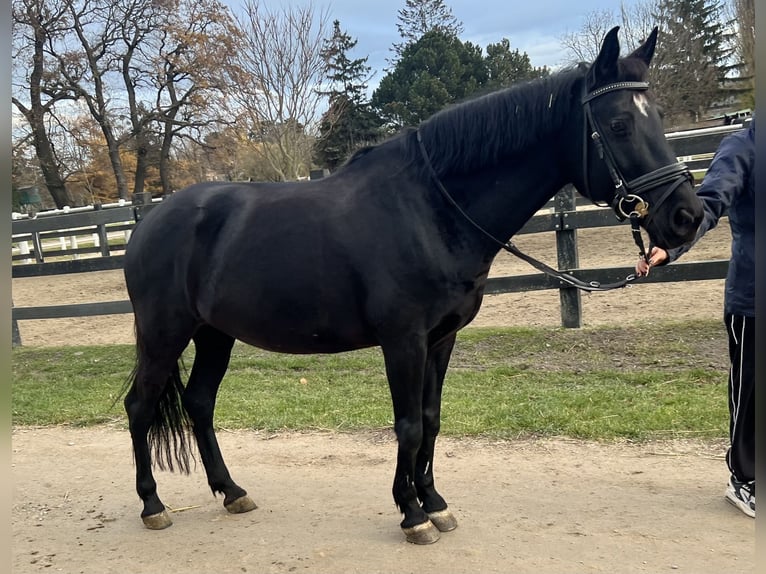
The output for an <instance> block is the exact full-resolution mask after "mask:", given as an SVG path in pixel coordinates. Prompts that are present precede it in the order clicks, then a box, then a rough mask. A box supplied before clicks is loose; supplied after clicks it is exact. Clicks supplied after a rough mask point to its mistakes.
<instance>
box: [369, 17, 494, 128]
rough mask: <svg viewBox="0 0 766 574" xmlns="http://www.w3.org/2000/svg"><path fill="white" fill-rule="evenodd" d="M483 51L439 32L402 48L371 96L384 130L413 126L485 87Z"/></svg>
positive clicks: (428, 34)
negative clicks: (385, 127)
mask: <svg viewBox="0 0 766 574" xmlns="http://www.w3.org/2000/svg"><path fill="white" fill-rule="evenodd" d="M487 80H488V73H487V66H486V63H485V61H484V58H483V57H482V50H481V48H480V47H479V46H475V45H473V44H471V43H470V42H465V43H463V42H461V41H460V40H459V39H458V38H457V37H456V36H454V35H452V34H451V33H449V32H446V31H443V30H431V31H430V32H426V33H425V34H424V35H423V37H422V38H420V39H419V40H418V41H417V42H415V43H414V44H410V45H409V46H407V47H406V48H405V49H404V51H403V52H402V56H401V58H400V59H399V61H398V62H397V63H396V66H395V67H394V69H393V70H391V71H390V72H389V73H388V74H387V75H386V76H385V77H383V79H382V80H381V81H380V84H379V85H378V88H377V89H376V90H375V92H374V93H373V94H372V105H373V106H374V107H375V108H376V109H377V110H378V112H379V113H380V115H381V117H382V118H383V119H384V120H385V121H386V122H387V124H388V125H389V127H391V128H398V127H403V126H408V125H409V126H414V125H417V124H418V123H420V122H421V121H422V120H424V119H426V118H428V117H429V116H430V115H432V114H434V113H436V112H437V111H439V110H440V109H442V108H443V107H445V106H446V105H448V104H450V103H453V102H455V101H458V100H462V99H465V98H466V97H468V96H471V95H473V94H475V93H476V92H477V91H478V90H479V89H480V88H483V87H484V86H486V84H487Z"/></svg>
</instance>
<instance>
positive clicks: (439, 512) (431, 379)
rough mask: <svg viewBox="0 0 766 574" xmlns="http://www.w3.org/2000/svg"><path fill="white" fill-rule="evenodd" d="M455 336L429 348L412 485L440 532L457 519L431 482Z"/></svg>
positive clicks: (450, 527)
mask: <svg viewBox="0 0 766 574" xmlns="http://www.w3.org/2000/svg"><path fill="white" fill-rule="evenodd" d="M454 346H455V335H454V334H453V335H451V336H450V337H449V338H447V339H443V340H442V341H440V342H439V343H438V344H436V345H434V346H433V347H431V348H430V349H429V350H428V357H427V361H426V373H425V379H424V387H423V441H422V443H421V445H420V450H419V451H418V455H417V460H416V463H415V488H416V489H417V492H418V498H419V499H420V502H421V503H422V507H423V510H424V511H425V512H426V514H428V517H429V518H430V519H431V522H432V523H433V524H434V526H436V527H437V528H438V529H439V530H441V531H442V532H448V531H450V530H454V529H455V528H457V520H456V519H455V516H454V515H453V514H452V511H451V510H450V509H449V508H448V507H447V502H446V501H445V500H444V498H442V497H441V495H440V494H439V493H438V492H437V491H436V487H435V485H434V452H435V446H436V437H437V435H438V434H439V428H440V425H441V422H440V420H441V400H442V387H443V384H444V376H445V374H446V373H447V366H448V365H449V360H450V356H451V355H452V349H453V348H454Z"/></svg>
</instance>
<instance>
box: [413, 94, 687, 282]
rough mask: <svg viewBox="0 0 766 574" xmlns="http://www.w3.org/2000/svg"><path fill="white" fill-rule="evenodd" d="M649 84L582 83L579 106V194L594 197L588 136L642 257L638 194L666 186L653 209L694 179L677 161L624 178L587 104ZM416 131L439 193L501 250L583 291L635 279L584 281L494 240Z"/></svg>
mask: <svg viewBox="0 0 766 574" xmlns="http://www.w3.org/2000/svg"><path fill="white" fill-rule="evenodd" d="M648 87H649V84H648V83H647V82H615V83H613V84H608V85H606V86H602V87H600V88H597V89H595V90H593V91H592V92H587V91H586V88H585V84H584V83H583V97H582V105H583V110H584V116H585V144H584V147H583V182H584V186H585V190H583V192H582V195H584V196H585V197H587V198H589V199H591V201H593V199H592V198H591V197H590V190H589V188H588V137H590V138H591V140H593V142H594V143H595V145H596V149H597V151H598V155H599V157H600V158H601V159H603V160H604V161H605V162H606V165H607V168H608V169H609V174H610V176H611V178H612V181H613V182H614V187H615V194H614V198H613V200H612V203H611V207H612V209H613V210H614V212H615V214H616V215H617V218H618V219H619V220H620V221H624V220H625V219H626V218H627V219H630V226H631V231H632V233H633V239H634V241H635V242H636V245H637V246H638V247H639V249H640V255H641V257H644V258H645V259H647V260H648V256H647V253H646V249H645V248H644V242H643V239H642V238H641V230H640V227H639V222H640V220H641V219H644V218H646V220H647V221H648V220H649V219H650V218H651V215H652V214H651V213H650V211H649V203H648V202H647V201H646V200H645V199H644V198H643V197H642V196H641V194H642V193H644V192H646V191H648V190H650V189H654V188H656V187H659V186H661V185H666V184H667V185H668V189H667V190H666V191H665V192H664V193H663V194H662V196H661V197H660V199H659V200H658V201H657V203H656V205H655V206H654V209H655V210H656V209H657V207H659V206H660V205H661V204H662V203H663V202H664V201H665V200H666V199H667V198H668V197H669V196H670V194H671V193H672V192H673V191H674V190H675V189H676V188H677V187H678V186H679V185H681V184H682V183H684V182H685V181H693V179H692V175H691V172H690V171H689V168H688V167H686V165H685V164H683V163H680V162H678V163H675V164H670V165H666V166H663V167H661V168H658V169H655V170H654V171H651V172H649V173H647V174H645V175H642V176H640V177H637V178H636V179H633V180H631V181H626V180H625V178H624V177H623V176H622V173H621V172H620V168H619V166H618V165H617V162H616V161H615V159H614V155H613V154H612V151H611V150H610V148H609V144H608V143H607V141H606V140H605V139H604V138H602V137H601V134H600V132H599V125H598V122H597V121H596V119H595V118H594V117H593V112H592V110H591V105H590V103H591V102H592V101H593V100H594V99H596V98H598V97H599V96H602V95H604V94H607V93H609V92H613V91H615V90H646V89H648ZM416 134H417V141H418V146H419V147H420V153H421V155H422V156H423V160H424V162H425V165H426V167H427V168H428V172H429V175H430V176H431V179H433V180H434V182H435V183H436V186H437V188H438V189H439V191H440V192H441V193H442V195H443V196H444V198H445V199H446V200H447V201H448V203H450V205H452V206H453V208H455V210H457V211H458V213H460V214H461V215H462V216H463V218H464V219H465V220H466V221H468V223H470V224H471V225H472V226H473V227H475V228H476V229H477V230H478V231H480V232H481V233H482V234H483V235H484V236H486V237H487V238H488V239H490V240H491V241H493V242H494V243H496V244H498V245H499V246H500V247H501V248H502V249H504V250H506V251H508V252H509V253H512V254H513V255H515V256H516V257H519V258H520V259H523V260H524V261H526V262H527V263H529V264H530V265H532V266H533V267H534V268H536V269H538V270H539V271H542V272H543V273H545V274H547V275H550V276H551V277H554V278H556V279H558V280H559V281H561V282H563V283H566V284H567V285H569V286H570V287H576V288H577V289H580V290H582V291H609V290H611V289H616V288H619V287H625V286H626V285H627V284H628V283H630V282H631V281H634V280H635V279H636V276H635V274H633V273H631V274H630V275H628V276H627V277H625V278H624V279H621V280H620V281H616V282H614V283H608V284H601V283H600V282H598V281H589V282H585V281H582V280H581V279H578V278H577V277H575V276H573V275H571V274H569V273H565V272H563V271H559V270H558V269H554V268H552V267H550V266H548V265H546V264H545V263H543V262H542V261H538V260H537V259H535V258H534V257H531V256H529V255H527V254H526V253H524V252H522V251H521V250H520V249H519V248H518V247H516V246H515V245H514V244H513V242H512V241H511V240H510V239H509V240H508V241H501V240H499V239H497V238H496V237H495V236H494V235H492V234H491V233H489V232H488V231H487V230H486V229H484V228H483V227H482V226H481V225H479V224H478V223H477V222H476V221H474V220H473V219H472V218H471V217H470V216H469V215H468V214H467V213H466V212H465V211H464V210H463V208H461V207H460V205H459V204H458V203H457V202H456V201H455V199H454V198H453V197H452V196H451V195H450V193H449V191H447V188H446V187H444V184H443V183H442V182H441V180H440V179H439V175H438V174H437V173H436V170H435V169H434V166H433V164H432V163H431V158H430V157H429V156H428V150H426V147H425V145H424V144H423V139H422V137H421V134H420V130H419V129H418V130H417V132H416ZM589 134H590V135H589ZM594 203H595V201H594Z"/></svg>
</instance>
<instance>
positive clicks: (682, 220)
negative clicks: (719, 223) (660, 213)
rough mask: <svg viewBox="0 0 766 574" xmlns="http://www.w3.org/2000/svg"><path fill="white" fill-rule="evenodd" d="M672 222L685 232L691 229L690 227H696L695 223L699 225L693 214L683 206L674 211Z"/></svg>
mask: <svg viewBox="0 0 766 574" xmlns="http://www.w3.org/2000/svg"><path fill="white" fill-rule="evenodd" d="M673 223H674V224H675V225H676V227H677V228H678V229H682V230H684V231H686V232H688V231H691V230H692V229H696V227H697V225H699V222H698V221H697V218H696V217H694V214H693V213H691V212H690V211H689V210H688V209H684V208H681V209H679V210H677V211H676V213H675V215H674V217H673Z"/></svg>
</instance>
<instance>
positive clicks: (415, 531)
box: [402, 520, 439, 544]
mask: <svg viewBox="0 0 766 574" xmlns="http://www.w3.org/2000/svg"><path fill="white" fill-rule="evenodd" d="M402 531H403V532H404V536H405V537H406V538H407V542H412V543H413V544H433V543H434V542H436V541H437V540H439V529H438V528H436V526H434V525H433V523H432V522H431V521H430V520H427V521H426V522H424V523H422V524H416V525H415V526H410V527H409V528H402Z"/></svg>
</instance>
